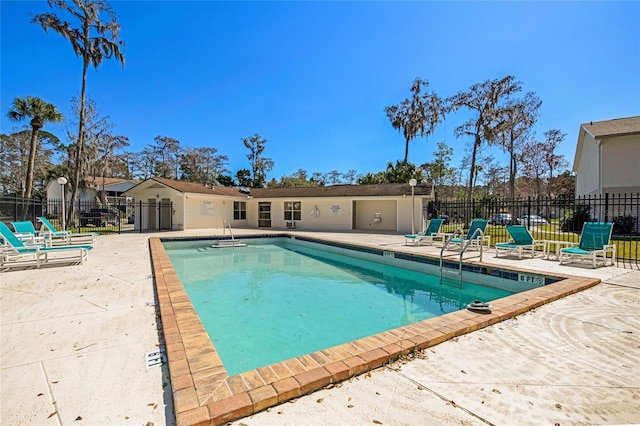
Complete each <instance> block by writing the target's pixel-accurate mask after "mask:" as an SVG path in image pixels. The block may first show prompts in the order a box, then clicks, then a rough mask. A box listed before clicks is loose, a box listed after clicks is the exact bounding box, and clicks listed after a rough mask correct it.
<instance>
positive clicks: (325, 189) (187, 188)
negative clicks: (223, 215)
mask: <svg viewBox="0 0 640 426" xmlns="http://www.w3.org/2000/svg"><path fill="white" fill-rule="evenodd" d="M150 181H151V182H156V185H157V184H160V185H163V186H166V187H168V188H171V189H175V190H176V191H179V192H182V193H185V192H189V193H195V194H210V195H226V196H234V197H238V196H239V197H246V196H248V195H250V196H252V197H253V198H292V197H380V196H395V197H400V196H410V195H411V186H409V184H408V183H390V184H377V185H332V186H311V187H295V188H251V189H248V190H247V188H238V187H227V186H213V187H208V186H204V185H203V184H201V183H194V182H184V181H178V180H171V179H164V178H157V177H156V178H150V179H147V180H145V181H144V182H143V183H141V184H139V185H137V186H136V187H134V188H131V189H130V190H129V191H133V190H134V189H135V188H137V187H138V186H140V185H142V184H145V185H148V187H153V184H151V185H149V182H150ZM431 190H432V187H431V186H427V185H418V186H416V187H415V188H414V194H415V195H418V196H425V195H426V196H430V195H431Z"/></svg>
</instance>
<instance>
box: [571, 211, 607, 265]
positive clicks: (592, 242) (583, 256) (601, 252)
mask: <svg viewBox="0 0 640 426" xmlns="http://www.w3.org/2000/svg"><path fill="white" fill-rule="evenodd" d="M612 232H613V223H611V222H585V223H584V225H583V226H582V233H581V234H580V241H579V242H578V243H577V244H576V246H574V247H565V248H563V249H560V264H561V265H563V264H565V263H570V262H573V261H577V262H589V263H591V265H592V266H593V267H594V268H595V267H596V266H598V262H599V261H601V263H602V265H603V266H607V259H609V258H608V257H607V255H609V254H610V255H611V261H610V265H613V262H615V259H616V245H615V244H609V241H610V240H611V233H612Z"/></svg>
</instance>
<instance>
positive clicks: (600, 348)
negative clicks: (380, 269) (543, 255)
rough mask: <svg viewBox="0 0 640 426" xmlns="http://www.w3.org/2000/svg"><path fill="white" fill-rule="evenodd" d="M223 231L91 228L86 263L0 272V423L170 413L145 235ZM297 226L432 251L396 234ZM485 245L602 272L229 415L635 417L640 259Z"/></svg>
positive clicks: (361, 419) (390, 419)
mask: <svg viewBox="0 0 640 426" xmlns="http://www.w3.org/2000/svg"><path fill="white" fill-rule="evenodd" d="M234 232H235V233H236V234H237V235H240V234H255V233H256V231H253V230H239V229H238V230H234ZM221 233H222V230H221V229H217V230H216V229H213V230H208V231H207V232H203V231H202V230H199V231H184V232H170V233H169V232H166V233H160V234H123V235H113V236H101V237H100V238H98V241H97V243H96V244H95V246H94V250H92V251H91V253H90V255H89V260H88V262H87V263H85V264H84V265H75V266H68V267H61V266H58V267H51V268H44V269H40V270H34V269H31V270H24V271H12V272H4V273H1V274H0V312H1V316H0V337H1V359H0V394H1V411H0V423H2V424H38V425H40V424H70V423H73V424H91V425H94V424H147V423H149V422H151V423H153V424H156V425H159V424H175V422H176V419H175V417H174V407H173V397H172V395H173V389H172V387H171V384H170V383H169V378H168V377H169V373H168V371H167V367H166V365H165V366H162V367H160V366H155V367H150V368H146V367H145V362H144V355H145V353H147V352H150V351H154V350H156V349H157V348H158V347H159V345H164V343H165V342H164V341H163V339H162V336H161V331H160V332H159V331H158V323H159V321H158V319H157V317H156V315H157V313H156V307H155V306H154V305H155V303H156V298H155V295H154V288H153V278H152V267H151V263H150V260H149V244H148V239H149V237H180V236H201V235H220V234H221ZM259 233H264V232H262V231H260V232H259ZM297 233H300V234H304V233H303V232H297ZM309 234H310V235H312V236H314V237H318V238H327V239H332V240H336V241H344V242H357V243H359V244H367V245H372V246H385V247H389V248H390V249H393V250H399V251H408V252H418V253H426V252H431V253H435V252H436V251H438V252H439V250H436V249H433V248H430V247H407V246H403V242H404V239H403V238H402V236H401V235H385V234H365V233H342V234H340V233H309ZM493 256H494V252H493V251H491V252H489V253H485V258H484V261H485V263H493V264H501V265H508V266H512V267H518V268H524V269H529V270H537V271H541V272H550V273H557V274H566V275H574V276H580V277H593V278H597V279H601V280H602V281H603V283H601V284H598V285H596V286H595V287H592V288H590V289H588V290H585V291H582V292H580V293H577V294H574V295H571V296H568V297H564V298H562V299H560V300H557V301H554V302H552V303H550V304H547V305H543V306H540V307H537V308H535V309H534V310H532V311H529V312H526V313H522V314H520V315H517V316H515V317H514V318H510V319H507V320H505V321H502V322H498V323H496V324H494V325H490V326H488V327H486V328H483V329H481V330H478V331H474V332H473V333H470V334H465V335H461V336H458V337H454V338H453V339H451V340H448V341H445V342H443V343H440V344H438V345H436V346H432V347H428V348H427V349H425V350H423V351H420V352H418V353H417V354H416V356H414V357H413V360H411V361H410V362H409V361H408V360H407V358H406V357H404V356H403V357H402V358H401V359H400V360H398V361H396V362H394V363H392V364H387V365H385V366H383V367H380V368H377V369H375V370H374V371H372V372H370V373H365V374H362V375H358V376H355V377H352V378H350V379H348V380H346V381H344V382H341V383H338V384H333V385H329V386H328V387H329V388H330V389H327V388H325V389H322V390H319V391H317V392H315V393H313V394H309V395H306V396H301V397H297V398H295V399H293V400H291V401H290V402H285V403H284V404H281V405H277V406H275V407H272V408H269V409H267V410H265V411H262V412H259V413H256V414H253V415H250V416H249V417H244V418H242V419H240V420H238V421H236V424H238V425H240V424H372V423H373V424H445V423H446V424H452V423H453V424H456V423H460V424H515V423H525V424H527V423H551V424H553V423H559V424H563V425H565V424H577V423H580V424H585V423H587V424H628V423H640V379H639V377H640V336H639V334H640V332H639V331H638V330H640V314H639V310H640V292H639V291H638V289H639V288H640V284H639V283H640V272H639V271H637V270H629V269H626V270H625V269H620V268H615V267H606V268H598V269H595V270H592V269H587V268H584V267H580V266H572V265H567V266H561V265H559V264H558V262H557V261H549V260H544V259H523V260H517V259H513V258H499V259H496V258H495V257H493ZM179 420H180V422H181V423H182V422H184V423H188V421H187V420H188V419H187V418H186V417H179Z"/></svg>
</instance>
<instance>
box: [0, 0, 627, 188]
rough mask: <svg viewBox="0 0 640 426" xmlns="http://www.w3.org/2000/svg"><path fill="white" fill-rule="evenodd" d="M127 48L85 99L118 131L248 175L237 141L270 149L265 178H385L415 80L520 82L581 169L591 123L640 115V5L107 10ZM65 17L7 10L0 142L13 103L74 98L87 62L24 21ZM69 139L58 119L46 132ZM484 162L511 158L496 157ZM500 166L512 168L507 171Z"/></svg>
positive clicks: (201, 4) (439, 136)
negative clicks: (221, 160)
mask: <svg viewBox="0 0 640 426" xmlns="http://www.w3.org/2000/svg"><path fill="white" fill-rule="evenodd" d="M111 5H112V7H113V8H114V10H115V12H116V13H117V15H118V20H119V22H120V24H121V25H122V27H123V28H122V32H121V38H122V40H124V41H125V43H126V49H125V50H124V53H125V58H126V64H125V67H124V69H123V68H122V67H121V66H120V65H119V64H118V63H117V62H116V61H115V60H109V61H105V62H103V64H102V65H101V66H100V67H99V68H98V71H97V72H96V71H94V70H93V69H90V70H89V73H88V77H87V78H88V94H89V96H90V97H91V98H92V99H94V100H95V101H96V103H97V105H98V108H99V110H100V112H101V114H102V115H108V116H109V117H110V119H111V121H112V122H113V123H114V124H115V129H114V133H115V134H118V135H124V136H127V137H129V141H130V143H131V146H130V147H129V148H128V150H130V151H140V150H141V149H142V148H143V147H145V146H147V145H150V144H152V143H153V138H154V137H155V136H158V135H163V136H170V137H173V138H176V139H178V140H179V141H180V142H181V144H182V146H183V147H201V146H209V147H215V148H217V149H218V153H219V154H224V155H227V156H228V157H229V164H228V168H229V170H230V172H231V174H235V172H236V171H237V170H239V169H241V168H249V163H248V160H247V158H246V154H247V149H246V148H245V147H244V145H243V144H242V141H241V140H242V138H245V137H249V136H252V135H253V134H254V133H258V134H260V135H261V136H262V137H263V138H265V139H267V141H268V142H267V148H266V150H265V152H264V154H263V155H264V156H265V157H269V158H271V159H272V160H273V161H274V162H275V168H274V170H273V171H272V172H270V173H269V174H268V175H267V178H268V179H269V180H270V179H271V178H274V177H275V178H276V179H279V178H280V177H281V176H283V175H291V174H292V173H294V172H295V171H296V170H298V169H300V168H302V169H305V170H307V171H308V172H309V173H313V172H329V171H331V170H338V171H340V172H346V171H348V170H349V169H355V170H356V171H357V172H358V173H360V174H364V173H367V172H377V171H380V170H383V169H384V168H385V167H386V164H387V163H388V162H390V161H391V162H395V161H396V160H401V159H402V158H403V156H404V138H403V137H402V134H401V133H399V132H398V131H396V130H394V129H393V128H392V127H391V124H390V122H389V120H388V118H387V117H386V115H385V113H384V107H385V106H388V105H393V104H398V103H400V102H401V101H402V100H403V99H405V98H406V97H408V96H409V95H410V92H409V88H410V86H411V83H412V81H413V80H414V79H415V78H416V77H421V78H423V79H427V80H428V81H429V83H430V84H429V90H430V91H433V92H436V93H437V94H438V95H440V96H442V97H447V96H451V95H453V94H455V93H457V92H459V91H461V90H466V89H468V88H469V87H470V86H471V85H472V84H474V83H479V82H483V81H485V80H487V79H498V78H502V77H505V76H507V75H514V76H515V77H516V78H517V79H518V80H519V81H521V82H522V83H523V89H524V91H533V92H536V93H537V95H538V96H539V97H540V98H541V99H542V102H543V104H542V108H541V111H540V112H541V114H540V118H539V120H538V123H537V124H536V126H535V130H536V133H537V136H538V137H539V139H542V138H543V133H544V132H545V131H546V130H550V129H560V130H561V131H563V132H565V133H566V134H567V138H566V140H565V142H564V143H563V144H562V145H561V146H560V149H559V151H558V152H559V153H560V154H563V155H565V156H566V158H567V160H568V161H569V162H572V161H573V156H574V152H575V146H576V142H577V136H578V130H579V127H580V124H581V123H584V122H588V121H600V120H608V119H612V118H621V117H629V116H634V115H639V114H640V26H639V25H638V22H640V2H637V1H634V2H609V1H608V2H577V1H575V2H574V1H571V2H551V1H549V2H546V1H545V2H481V1H474V2H435V1H434V2H431V1H425V2H293V1H292V2H268V1H263V2H217V1H192V2H183V1H180V2H178V1H138V2H130V1H112V2H111ZM47 11H55V12H56V13H59V11H58V10H57V9H56V10H53V9H51V8H49V6H48V5H47V3H46V2H44V1H38V2H29V1H19V2H18V1H5V0H2V1H1V3H0V14H1V44H0V47H1V58H0V59H1V65H0V85H1V86H0V103H1V121H0V126H1V128H0V132H2V133H9V132H11V131H12V129H13V128H14V127H16V124H15V123H11V122H9V121H8V119H7V117H6V115H7V111H8V110H9V109H10V107H11V102H12V100H13V99H14V98H16V97H25V96H38V97H41V98H43V99H44V100H46V101H47V102H50V103H53V104H55V105H56V106H58V108H59V109H60V110H61V111H62V112H63V113H64V114H65V115H66V116H67V117H69V116H70V115H71V112H70V100H71V98H72V97H73V96H77V95H79V93H80V83H81V72H82V62H81V59H80V58H77V57H76V56H75V55H74V53H73V51H72V49H71V45H70V43H69V42H68V41H67V40H65V39H63V38H62V37H61V36H59V35H58V34H55V33H52V32H50V33H45V31H44V30H43V29H42V28H41V27H39V26H37V25H35V24H32V23H30V14H32V13H43V12H47ZM467 117H468V116H467V115H466V114H465V113H462V112H461V113H456V114H451V115H450V116H448V117H447V119H446V121H445V123H444V124H443V125H441V126H439V127H438V129H437V131H436V133H435V134H434V135H432V136H430V137H429V138H419V139H416V140H414V141H413V142H411V145H410V149H409V160H410V161H412V162H414V163H416V164H421V163H424V162H427V161H431V160H432V157H433V156H432V153H433V151H435V149H436V144H437V142H438V141H441V140H444V141H445V142H446V143H447V144H448V145H450V146H452V147H453V148H454V161H453V165H454V166H456V167H457V166H458V165H459V161H460V159H461V158H462V155H463V154H464V146H465V144H466V143H468V142H469V141H468V140H465V139H456V138H455V137H454V129H455V127H456V126H457V125H459V124H461V123H462V122H463V121H464V120H465V119H466V118H467ZM45 129H46V130H49V131H51V132H53V133H56V134H58V135H59V136H61V137H63V136H64V134H65V126H64V125H49V126H48V127H46V128H45ZM482 154H483V155H494V156H495V157H496V158H498V159H501V158H502V155H501V153H500V151H499V150H498V149H497V148H485V149H484V150H483V152H482ZM503 164H504V165H507V164H508V163H507V162H506V161H504V162H503Z"/></svg>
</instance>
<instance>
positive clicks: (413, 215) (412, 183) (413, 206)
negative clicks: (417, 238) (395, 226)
mask: <svg viewBox="0 0 640 426" xmlns="http://www.w3.org/2000/svg"><path fill="white" fill-rule="evenodd" d="M417 184H418V181H417V180H415V179H411V180H410V181H409V185H410V186H411V233H412V234H415V233H416V226H415V223H416V202H415V194H414V188H415V187H416V185H417Z"/></svg>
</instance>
